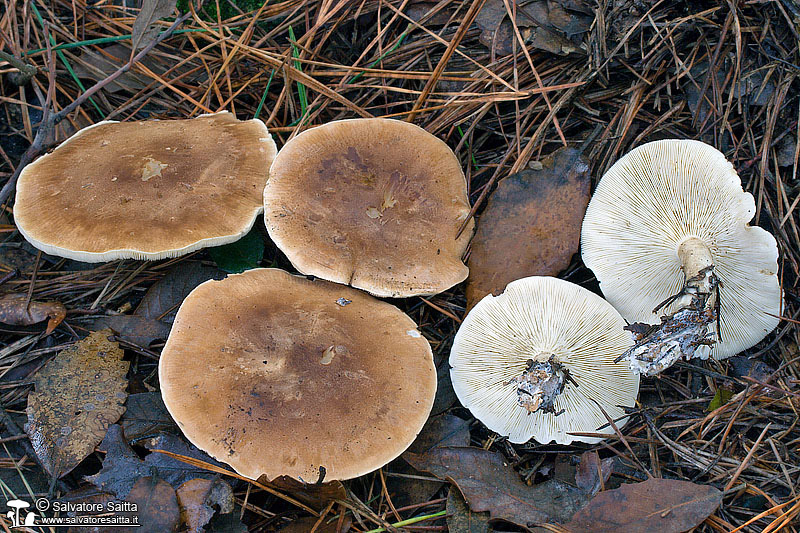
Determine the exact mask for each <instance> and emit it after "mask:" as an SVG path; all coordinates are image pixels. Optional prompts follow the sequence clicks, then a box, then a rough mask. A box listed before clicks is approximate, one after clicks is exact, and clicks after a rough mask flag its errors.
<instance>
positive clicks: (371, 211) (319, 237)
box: [264, 118, 474, 297]
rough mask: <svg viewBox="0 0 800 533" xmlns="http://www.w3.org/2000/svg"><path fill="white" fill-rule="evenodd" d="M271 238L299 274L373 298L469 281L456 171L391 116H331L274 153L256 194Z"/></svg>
mask: <svg viewBox="0 0 800 533" xmlns="http://www.w3.org/2000/svg"><path fill="white" fill-rule="evenodd" d="M264 208H265V214H264V217H265V222H266V226H267V230H268V231H269V234H270V237H271V238H272V240H273V241H275V243H276V244H277V245H278V247H279V248H280V249H281V250H282V251H283V252H284V253H285V254H286V256H287V257H288V258H289V260H290V261H291V262H292V264H293V265H294V266H295V268H297V269H298V270H299V271H300V272H302V273H304V274H312V275H314V276H317V277H320V278H323V279H327V280H330V281H336V282H338V283H348V284H350V285H352V286H353V287H357V288H359V289H364V290H366V291H369V292H370V293H372V294H375V295H377V296H389V297H398V296H400V297H405V296H413V295H419V294H436V293H439V292H442V291H444V290H446V289H448V288H450V287H452V286H453V285H455V284H456V283H459V282H461V281H463V280H464V279H465V278H466V277H467V273H468V270H467V267H466V266H465V265H464V264H463V263H462V262H461V255H462V254H463V253H464V250H465V249H466V247H467V244H468V243H469V239H470V236H471V235H472V230H473V227H474V222H473V221H472V220H470V221H469V223H468V224H467V226H466V229H465V230H464V232H463V233H462V234H461V236H460V237H459V238H456V235H457V232H458V229H459V228H460V227H461V226H462V224H463V223H464V221H465V220H466V218H467V217H468V216H469V211H470V205H469V200H468V198H467V187H466V180H465V178H464V173H463V171H462V170H461V165H460V164H459V162H458V159H457V158H456V157H455V155H454V154H453V151H452V150H450V148H449V147H448V146H447V145H446V144H445V143H444V142H443V141H441V140H440V139H438V138H436V137H434V136H433V135H431V134H430V133H428V132H426V131H425V130H423V129H422V128H420V127H418V126H415V125H413V124H409V123H407V122H400V121H398V120H389V119H380V118H375V119H352V120H340V121H334V122H329V123H328V124H325V125H323V126H318V127H316V128H313V129H310V130H307V131H305V132H303V133H301V134H300V135H298V136H297V137H295V138H294V139H292V140H291V141H289V142H288V143H286V145H285V146H284V147H283V148H282V149H281V151H280V153H279V154H278V156H277V157H276V158H275V161H274V162H273V164H272V167H271V168H270V179H269V183H267V186H266V189H265V190H264Z"/></svg>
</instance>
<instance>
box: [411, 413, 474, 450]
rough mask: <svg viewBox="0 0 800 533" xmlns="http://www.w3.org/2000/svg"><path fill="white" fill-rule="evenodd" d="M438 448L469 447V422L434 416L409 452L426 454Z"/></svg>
mask: <svg viewBox="0 0 800 533" xmlns="http://www.w3.org/2000/svg"><path fill="white" fill-rule="evenodd" d="M436 446H469V422H467V421H466V420H464V419H463V418H459V417H457V416H453V415H448V414H444V415H438V416H432V417H431V418H429V419H428V421H427V422H425V425H424V426H422V430H421V431H420V432H419V435H417V438H416V439H415V440H414V442H413V443H411V446H409V447H408V451H409V452H411V453H425V452H427V451H428V450H430V449H431V448H434V447H436Z"/></svg>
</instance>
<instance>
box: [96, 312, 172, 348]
mask: <svg viewBox="0 0 800 533" xmlns="http://www.w3.org/2000/svg"><path fill="white" fill-rule="evenodd" d="M91 324H92V326H91V327H93V328H98V327H100V328H111V329H112V330H114V333H115V334H116V335H117V336H118V337H119V338H120V339H122V340H124V341H127V342H130V343H133V344H135V345H137V346H142V347H144V348H147V347H148V346H150V344H151V343H152V342H154V341H157V340H161V339H166V338H167V337H168V336H169V330H170V325H169V324H167V323H164V322H161V321H160V320H153V319H151V318H145V317H141V316H135V315H111V316H99V317H95V318H92V320H91Z"/></svg>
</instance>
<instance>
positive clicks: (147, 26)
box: [131, 0, 178, 50]
mask: <svg viewBox="0 0 800 533" xmlns="http://www.w3.org/2000/svg"><path fill="white" fill-rule="evenodd" d="M177 3H178V0H143V1H142V9H141V11H139V14H138V15H137V16H136V21H135V22H134V23H133V30H132V31H131V34H132V37H131V43H133V49H134V50H139V49H141V48H144V47H145V46H147V45H148V44H150V42H151V41H152V40H153V39H155V38H156V37H157V36H158V28H159V27H158V25H157V24H156V23H157V22H158V21H159V20H161V19H162V18H164V17H168V16H169V15H171V14H172V13H173V12H174V11H175V6H176V5H177Z"/></svg>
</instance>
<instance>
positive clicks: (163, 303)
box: [133, 261, 225, 324]
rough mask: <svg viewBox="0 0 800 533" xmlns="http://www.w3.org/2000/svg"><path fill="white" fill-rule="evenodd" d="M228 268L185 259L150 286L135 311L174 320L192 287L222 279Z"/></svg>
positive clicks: (148, 315)
mask: <svg viewBox="0 0 800 533" xmlns="http://www.w3.org/2000/svg"><path fill="white" fill-rule="evenodd" d="M224 277H225V272H224V271H222V270H220V269H219V268H217V267H215V266H206V265H204V264H202V263H201V262H199V261H182V262H181V263H179V264H178V265H176V266H174V267H173V268H172V269H171V270H170V271H169V272H167V274H166V275H165V276H164V277H163V278H161V279H160V280H159V281H158V282H156V283H155V284H154V285H153V286H152V287H150V288H149V289H148V290H147V292H146V293H145V295H144V298H142V301H141V302H140V303H139V306H138V307H137V308H136V311H134V312H133V314H134V315H137V316H141V317H144V318H149V319H152V320H158V321H160V322H166V323H167V324H172V321H173V320H174V319H175V314H176V313H177V312H178V307H180V305H181V302H183V300H184V298H186V296H188V295H189V293H190V292H192V290H193V289H194V288H195V287H197V286H198V285H200V284H201V283H203V282H204V281H208V280H210V279H222V278H224Z"/></svg>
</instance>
